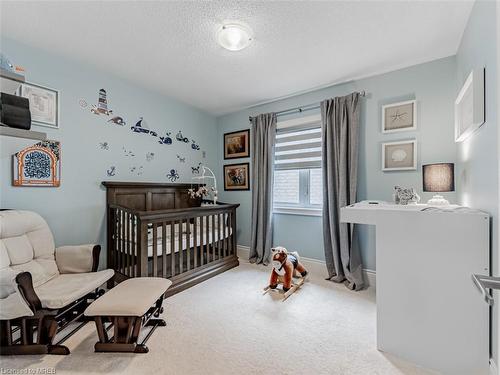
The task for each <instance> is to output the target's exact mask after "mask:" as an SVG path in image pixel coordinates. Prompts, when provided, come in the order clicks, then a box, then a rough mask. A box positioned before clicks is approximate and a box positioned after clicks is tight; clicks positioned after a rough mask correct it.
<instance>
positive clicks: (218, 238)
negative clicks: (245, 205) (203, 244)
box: [217, 214, 224, 259]
mask: <svg viewBox="0 0 500 375" xmlns="http://www.w3.org/2000/svg"><path fill="white" fill-rule="evenodd" d="M217 218H218V219H219V220H218V223H217V233H218V236H217V252H218V253H219V259H220V258H221V254H222V256H224V250H222V249H221V247H222V241H221V239H222V238H223V237H222V234H221V229H222V214H218V215H217Z"/></svg>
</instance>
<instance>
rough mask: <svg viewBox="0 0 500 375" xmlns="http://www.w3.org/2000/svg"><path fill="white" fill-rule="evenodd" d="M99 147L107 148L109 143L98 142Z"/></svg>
mask: <svg viewBox="0 0 500 375" xmlns="http://www.w3.org/2000/svg"><path fill="white" fill-rule="evenodd" d="M99 147H100V148H101V150H109V143H108V142H99Z"/></svg>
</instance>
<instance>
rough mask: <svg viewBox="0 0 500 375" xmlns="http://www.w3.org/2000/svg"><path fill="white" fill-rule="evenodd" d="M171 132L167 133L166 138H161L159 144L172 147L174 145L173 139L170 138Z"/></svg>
mask: <svg viewBox="0 0 500 375" xmlns="http://www.w3.org/2000/svg"><path fill="white" fill-rule="evenodd" d="M170 134H171V133H170V132H168V133H167V135H166V136H165V137H160V140H159V141H158V143H159V144H162V145H171V144H172V138H170Z"/></svg>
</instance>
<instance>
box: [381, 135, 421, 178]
mask: <svg viewBox="0 0 500 375" xmlns="http://www.w3.org/2000/svg"><path fill="white" fill-rule="evenodd" d="M416 169H417V141H416V140H415V139H410V140H407V141H397V142H385V143H382V170H383V171H410V170H416Z"/></svg>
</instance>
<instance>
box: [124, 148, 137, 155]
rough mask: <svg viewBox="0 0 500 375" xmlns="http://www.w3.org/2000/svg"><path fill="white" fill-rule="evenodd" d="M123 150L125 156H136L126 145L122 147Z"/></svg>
mask: <svg viewBox="0 0 500 375" xmlns="http://www.w3.org/2000/svg"><path fill="white" fill-rule="evenodd" d="M122 150H123V153H124V154H125V156H131V157H134V156H135V154H134V153H133V152H132V151H131V150H127V149H126V148H125V147H122Z"/></svg>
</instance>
